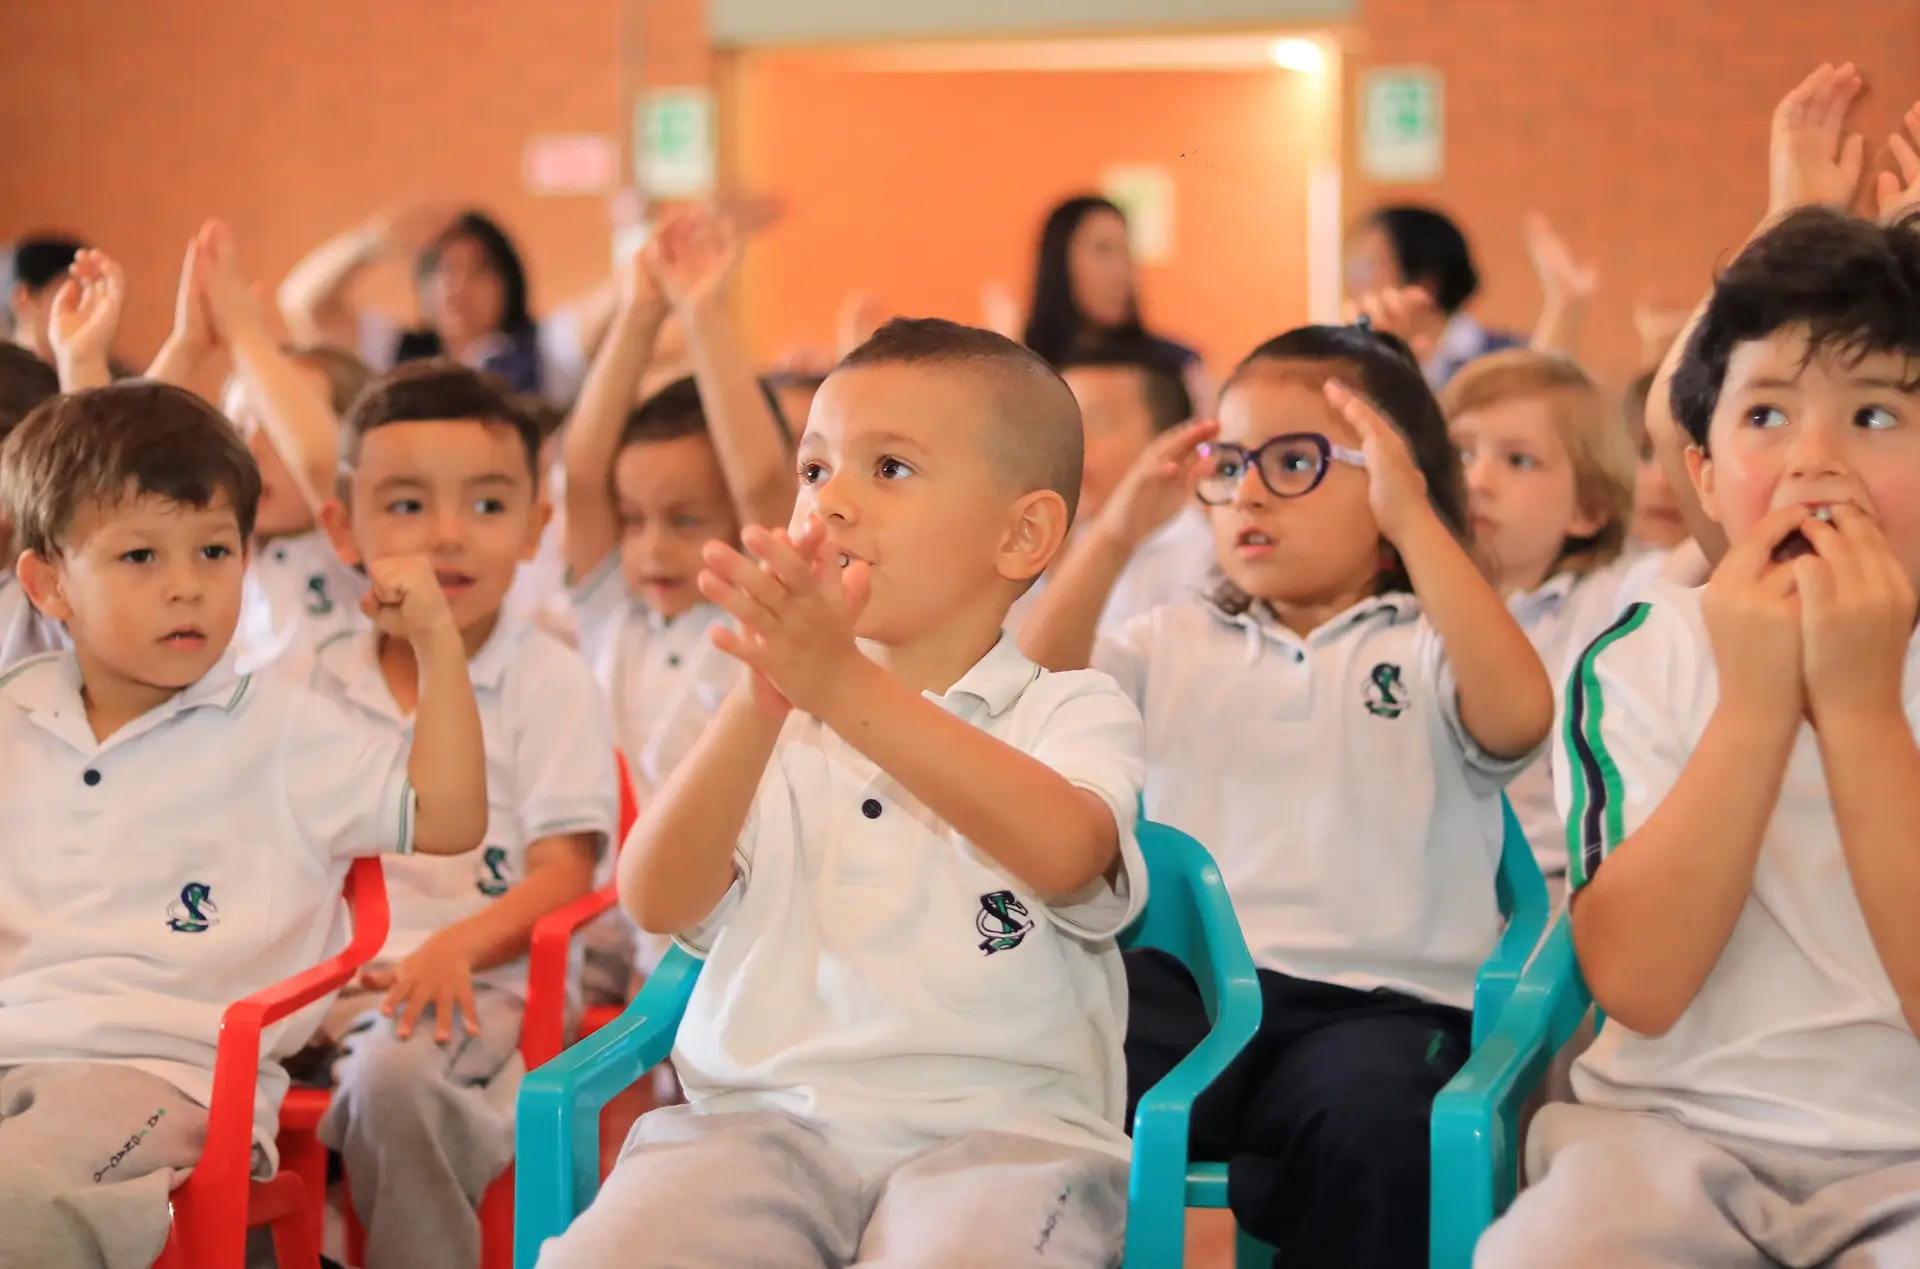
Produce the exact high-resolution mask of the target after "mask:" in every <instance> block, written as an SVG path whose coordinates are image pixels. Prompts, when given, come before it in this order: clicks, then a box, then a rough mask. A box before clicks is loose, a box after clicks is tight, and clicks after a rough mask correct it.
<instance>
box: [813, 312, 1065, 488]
mask: <svg viewBox="0 0 1920 1269" xmlns="http://www.w3.org/2000/svg"><path fill="white" fill-rule="evenodd" d="M872 366H927V367H951V368H953V369H955V370H959V371H962V372H964V373H971V374H974V375H977V376H979V377H980V378H981V379H982V380H983V381H985V382H986V384H987V385H988V387H989V388H991V390H992V392H993V395H994V399H995V408H994V410H993V412H992V413H993V418H992V424H993V426H992V428H991V429H990V430H991V435H992V437H993V440H992V442H991V444H992V450H993V453H992V461H993V462H994V464H995V465H996V466H997V467H998V468H999V469H1000V470H1001V472H1002V473H1004V474H1005V475H1007V476H1008V477H1009V478H1011V479H1012V480H1013V482H1014V483H1015V484H1017V485H1019V486H1020V490H1021V492H1022V493H1030V492H1032V491H1034V490H1036V489H1051V490H1052V491H1053V492H1055V493H1057V494H1059V495H1060V497H1061V498H1062V499H1064V500H1065V501H1066V504H1067V520H1068V522H1069V523H1071V522H1072V520H1073V513H1074V510H1075V509H1076V508H1077V507H1078V505H1079V502H1080V474H1081V469H1082V467H1083V466H1084V463H1085V458H1084V450H1085V436H1084V435H1083V433H1082V430H1081V425H1080V406H1079V404H1078V403H1077V402H1075V401H1074V399H1073V391H1072V389H1070V388H1068V387H1067V384H1066V381H1065V380H1064V379H1062V378H1061V377H1060V375H1059V372H1058V371H1056V370H1054V368H1053V367H1052V366H1051V365H1049V364H1047V362H1045V361H1043V360H1042V359H1041V358H1040V357H1039V356H1038V355H1036V354H1035V353H1034V351H1033V350H1032V349H1030V348H1026V347H1024V346H1022V345H1020V344H1016V343H1014V342H1013V341H1012V340H1011V339H1008V338H1007V337H1006V336H1004V335H996V334H995V333H994V332H992V331H990V330H981V329H979V328H977V327H973V326H962V325H960V324H959V323H958V322H949V321H946V320H944V319H943V318H938V317H915V318H905V317H896V318H894V319H893V320H892V321H890V322H888V323H887V324H886V325H885V326H882V327H881V328H880V329H879V330H877V331H875V332H874V333H873V336H872V338H870V339H868V340H867V342H866V343H864V344H862V345H860V346H859V347H858V348H856V349H854V350H853V351H852V352H850V353H848V354H847V355H846V356H845V357H843V358H841V359H840V364H839V365H838V366H836V367H835V368H834V372H833V373H834V374H840V373H842V372H844V371H848V370H860V369H864V368H867V367H872Z"/></svg>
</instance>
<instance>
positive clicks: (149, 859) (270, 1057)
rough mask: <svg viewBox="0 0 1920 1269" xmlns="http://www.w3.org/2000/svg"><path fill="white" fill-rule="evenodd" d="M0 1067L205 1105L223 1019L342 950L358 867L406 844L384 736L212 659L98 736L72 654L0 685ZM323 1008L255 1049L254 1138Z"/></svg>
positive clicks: (272, 1121)
mask: <svg viewBox="0 0 1920 1269" xmlns="http://www.w3.org/2000/svg"><path fill="white" fill-rule="evenodd" d="M0 824H4V825H5V837H6V843H7V847H8V849H6V850H5V851H4V852H0V1067H6V1066H14V1065H18V1064H22V1063H27V1062H72V1061H83V1062H109V1063H115V1064H119V1065H125V1066H131V1067H134V1068H137V1069H139V1070H143V1071H147V1072H149V1073H151V1074H153V1075H157V1076H159V1077H160V1078H161V1079H164V1080H166V1081H167V1082H168V1083H170V1084H172V1085H173V1086H174V1087H176V1088H178V1089H179V1090H180V1091H181V1092H182V1093H185V1094H186V1095H187V1096H188V1097H190V1098H192V1099H193V1100H194V1101H196V1102H199V1103H200V1104H202V1105H206V1104H207V1103H208V1101H209V1099H210V1098H211V1097H212V1093H213V1066H214V1052H215V1049H216V1046H217V1045H218V1042H219V1036H220V1015H221V1013H222V1012H223V1011H224V1010H225V1009H226V1007H227V1006H228V1005H230V1004H232V1003H233V1002H234V1001H236V1000H239V999H241V998H242V997H244V996H248V995H251V994H253V993H254V992H257V991H261V990H264V989H265V988H267V987H271V986H273V985H274V984H276V983H279V982H281V981H283V980H285V979H288V978H291V977H293V976H294V975H295V974H298V973H302V972H304V971H306V970H308V969H311V968H313V967H314V966H315V965H317V964H319V963H320V962H321V961H323V960H325V959H326V958H327V957H329V956H332V955H334V954H336V953H337V952H339V951H340V950H341V949H342V948H343V947H345V946H346V941H347V927H348V918H347V912H346V909H345V907H344V905H343V904H342V903H341V902H340V892H341V886H342V885H343V883H344V882H345V879H346V871H347V865H348V863H349V861H350V860H351V859H352V858H353V857H354V856H357V855H371V854H377V853H380V852H384V851H401V852H404V851H407V850H409V849H411V848H412V845H413V792H412V789H411V787H410V786H409V785H408V783H407V753H406V748H405V746H404V745H403V744H402V743H401V741H400V738H399V737H397V736H394V735H390V734H382V733H380V732H378V731H376V730H374V729H371V728H369V727H367V726H365V725H364V724H363V723H361V722H360V721H359V720H357V719H355V718H353V717H352V716H351V715H349V714H348V713H347V712H346V711H344V710H342V709H340V708H339V707H338V706H336V705H335V704H333V703H332V702H331V701H327V700H325V699H322V698H321V697H319V696H317V695H315V694H314V693H312V692H308V691H305V690H303V689H301V688H300V687H299V686H298V685H296V684H291V683H288V682H286V681H284V680H282V679H280V678H278V677H275V676H269V675H252V676H241V675H238V674H237V673H236V672H235V670H234V668H233V659H232V657H231V656H229V657H228V658H227V659H226V660H224V661H222V662H221V663H220V664H219V665H218V666H217V667H216V668H214V669H213V670H212V671H210V672H209V673H208V674H207V676H206V677H205V678H203V679H201V680H200V681H199V682H198V683H195V684H194V685H193V686H192V687H189V688H187V689H186V690H185V691H183V692H181V693H180V694H179V695H178V696H176V697H174V698H173V699H172V700H170V701H168V702H167V703H166V704H165V705H162V706H160V707H159V708H158V709H155V710H153V711H152V712H151V713H149V714H146V715H145V716H143V717H141V718H139V719H136V720H135V721H133V722H131V723H129V724H128V725H127V726H125V727H123V728H121V729H120V730H119V731H117V732H115V733H114V734H113V735H112V736H110V737H108V738H107V740H106V741H105V742H99V741H96V740H95V739H94V735H93V729H92V727H91V726H90V725H89V724H88V722H87V716H86V709H85V707H84V706H83V704H82V703H81V699H80V672H79V668H78V666H77V664H76V663H75V661H74V659H73V656H72V654H71V653H56V654H51V655H48V656H43V657H39V658H36V659H34V660H31V661H27V662H24V663H22V664H21V665H19V666H16V667H15V668H14V669H13V670H12V671H11V672H9V673H8V674H7V675H6V676H5V677H4V678H0ZM324 1009H325V1005H324V1003H322V1004H320V1005H316V1006H314V1007H313V1008H310V1009H307V1010H302V1011H301V1012H300V1013H299V1014H296V1015H294V1016H293V1017H291V1018H288V1019H287V1020H285V1021H284V1022H281V1023H279V1024H277V1025H275V1026H273V1027H269V1028H268V1029H267V1031H266V1033H265V1034H264V1035H263V1036H262V1038H261V1046H260V1096H259V1098H258V1100H257V1101H256V1103H255V1108H254V1140H255V1141H256V1143H258V1144H259V1145H261V1146H263V1147H265V1148H266V1149H267V1151H268V1153H269V1154H270V1155H271V1154H272V1151H273V1139H274V1135H275V1133H276V1131H277V1120H278V1118H279V1113H280V1099H281V1097H282V1095H283V1094H284V1093H285V1092H286V1088H287V1075H286V1071H285V1070H284V1069H283V1068H282V1067H281V1065H280V1063H279V1061H278V1059H280V1058H282V1057H285V1056H287V1055H289V1054H291V1053H293V1052H295V1051H296V1050H298V1049H299V1047H300V1046H301V1044H303V1043H304V1042H305V1041H306V1039H307V1037H308V1035H309V1034H311V1032H312V1030H313V1027H314V1025H315V1023H316V1022H317V1021H318V1017H319V1014H320V1013H321V1012H323V1011H324Z"/></svg>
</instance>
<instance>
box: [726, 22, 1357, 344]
mask: <svg viewBox="0 0 1920 1269" xmlns="http://www.w3.org/2000/svg"><path fill="white" fill-rule="evenodd" d="M736 75H737V79H736V80H735V83H736V84H737V92H735V93H733V94H730V98H729V99H730V101H732V102H733V103H735V104H736V107H737V108H736V110H735V112H734V114H733V116H732V129H733V133H732V135H733V138H734V140H735V143H736V145H737V150H736V152H735V162H734V163H733V164H732V166H733V167H734V170H736V171H737V172H739V173H740V174H741V175H742V176H743V177H744V178H745V179H746V180H747V181H748V183H749V184H751V185H753V186H755V187H756V188H765V189H768V190H770V191H772V192H775V193H778V194H781V195H783V196H785V197H786V198H787V199H788V201H789V202H790V204H791V207H792V210H791V213H790V215H789V218H788V220H787V221H786V222H785V223H783V224H782V225H780V226H779V227H778V228H777V229H775V230H773V231H772V232H771V233H769V234H768V235H767V237H766V238H765V239H764V240H762V241H761V242H760V243H758V244H756V246H755V248H754V255H753V259H752V263H751V266H750V272H749V273H748V276H747V278H746V285H745V294H746V296H747V305H748V313H749V318H750V323H751V326H752V329H753V331H754V333H755V337H756V341H757V343H758V344H759V346H760V348H761V349H762V351H764V352H766V353H769V354H776V353H778V352H780V351H782V350H784V349H786V348H788V347H790V346H792V345H794V344H796V343H801V342H807V341H811V342H816V343H817V342H821V341H830V340H831V338H832V333H833V329H834V318H835V313H836V310H837V307H838V305H839V304H840V302H841V300H842V299H843V298H844V297H845V296H846V295H848V294H849V293H850V292H859V291H865V292H870V293H872V294H873V295H874V296H876V298H878V299H879V300H880V302H881V303H882V304H883V305H884V306H885V307H886V308H887V309H888V310H889V311H890V312H899V313H906V314H911V315H915V316H942V317H952V318H956V319H960V320H966V321H979V320H980V317H981V302H980V290H981V285H982V283H985V282H988V281H1001V282H1004V283H1006V284H1008V285H1009V287H1010V288H1011V289H1012V290H1013V291H1014V292H1015V294H1016V295H1017V296H1018V297H1019V298H1020V300H1021V303H1022V304H1023V305H1024V303H1025V301H1026V290H1027V288H1028V286H1029V285H1030V279H1031V276H1032V268H1033V263H1032V262H1033V257H1034V249H1035V244H1036V242H1037V241H1038V238H1039V232H1040V225H1041V222H1042V220H1043V218H1044V217H1045V215H1046V213H1047V211H1048V209H1049V208H1050V207H1051V206H1052V205H1053V204H1054V203H1055V202H1057V201H1058V200H1059V199H1060V198H1062V197H1064V196H1067V195H1071V194H1075V193H1079V192H1082V191H1083V190H1088V189H1097V188H1098V186H1099V183H1100V176H1101V173H1102V172H1103V171H1104V170H1105V169H1107V168H1108V167H1109V166H1112V165H1115V164H1122V163H1127V164H1132V163H1148V164H1155V165H1160V166H1164V167H1165V168H1166V169H1167V170H1168V171H1170V172H1171V173H1172V175H1173V181H1174V214H1173V245H1172V254H1171V256H1170V257H1169V259H1168V260H1167V261H1166V263H1164V264H1162V265H1157V266H1152V267H1148V268H1146V269H1144V270H1143V273H1142V279H1141V285H1142V294H1143V297H1144V304H1145V311H1146V314H1147V317H1148V320H1149V323H1150V324H1151V325H1152V326H1154V327H1156V328H1158V329H1159V330H1162V331H1164V332H1165V333H1167V334H1168V335H1170V336H1172V337H1174V338H1177V339H1180V340H1182V341H1183V342H1186V343H1189V344H1192V345H1194V346H1196V347H1198V348H1200V349H1201V351H1202V352H1203V353H1205V354H1206V355H1207V356H1208V357H1209V359H1210V360H1212V361H1214V362H1215V363H1216V364H1224V363H1225V362H1226V361H1227V360H1228V359H1230V358H1234V357H1238V356H1240V355H1241V354H1242V353H1244V352H1246V351H1247V350H1248V349H1250V348H1252V347H1253V346H1254V345H1255V344H1256V343H1257V342H1259V340H1260V339H1262V338H1264V337H1265V336H1267V335H1270V334H1274V333H1277V332H1278V331H1280V330H1282V329H1284V328H1286V327H1287V326H1289V325H1294V324H1297V323H1299V322H1300V321H1302V320H1303V319H1304V317H1305V314H1306V276H1305V261H1304V254H1303V253H1304V247H1305V242H1306V188H1307V171H1308V165H1309V164H1310V163H1311V162H1312V160H1313V159H1314V157H1315V156H1316V155H1317V154H1318V153H1319V152H1320V141H1319V135H1320V133H1319V130H1320V127H1321V122H1320V115H1321V109H1322V108H1321V104H1320V100H1321V96H1320V92H1319V90H1318V88H1317V87H1316V86H1315V85H1314V81H1312V80H1309V79H1307V78H1305V77H1302V76H1299V75H1294V74H1290V73H1287V72H1282V71H1278V70H1271V71H1257V72H1212V73H1199V72H1164V71H1163V72H1152V71H1149V72H1086V71H1072V72H1058V73H1034V72H996V71H987V72H965V73H961V72H954V73H899V72H891V73H877V72H871V71H864V70H858V69H849V68H847V67H846V66H845V64H844V62H843V60H842V59H839V58H837V57H836V56H835V55H833V54H830V53H829V54H804V53H791V54H778V53H776V54H748V55H743V56H742V57H741V58H740V59H739V64H738V66H737V69H736Z"/></svg>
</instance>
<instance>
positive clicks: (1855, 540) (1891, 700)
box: [1792, 504, 1916, 727]
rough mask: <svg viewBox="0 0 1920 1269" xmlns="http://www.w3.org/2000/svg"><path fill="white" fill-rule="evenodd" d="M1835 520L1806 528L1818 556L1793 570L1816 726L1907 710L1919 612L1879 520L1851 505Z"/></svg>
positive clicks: (1810, 705) (1803, 558)
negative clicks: (1855, 714)
mask: <svg viewBox="0 0 1920 1269" xmlns="http://www.w3.org/2000/svg"><path fill="white" fill-rule="evenodd" d="M1829 514H1830V515H1831V516H1832V517H1833V518H1832V521H1831V522H1830V523H1823V522H1822V521H1820V520H1817V519H1815V520H1808V521H1807V522H1806V523H1805V524H1804V525H1803V526H1802V527H1801V532H1802V533H1804V534H1805V535H1806V539H1807V545H1809V546H1810V547H1812V548H1813V552H1812V554H1810V555H1802V556H1800V557H1799V558H1798V559H1796V560H1794V561H1793V564H1792V568H1793V575H1794V581H1795V584H1796V588H1797V589H1798V591H1799V594H1800V616H1801V626H1800V630H1801V641H1802V666H1803V667H1804V674H1805V680H1806V692H1807V710H1808V713H1809V714H1810V715H1811V717H1812V718H1813V722H1814V725H1815V726H1816V727H1817V726H1819V725H1820V723H1821V721H1822V720H1823V719H1827V718H1831V717H1832V716H1833V715H1834V714H1836V713H1839V712H1842V711H1859V712H1873V711H1876V710H1888V709H1891V710H1894V711H1896V712H1898V711H1899V710H1900V709H1901V708H1902V706H1901V700H1902V699H1903V696H1902V691H1901V689H1902V679H1903V677H1904V675H1905V672H1906V663H1907V648H1908V645H1909V644H1910V643H1911V642H1912V640H1913V626H1914V614H1915V607H1916V600H1915V596H1914V589H1913V583H1912V581H1911V580H1909V579H1908V577H1907V574H1906V570H1905V569H1903V568H1902V567H1901V566H1900V561H1899V560H1897V559H1895V558H1894V555H1893V552H1892V551H1891V550H1889V549H1888V547H1887V539H1886V538H1885V536H1884V535H1882V534H1881V532H1880V526H1879V525H1878V524H1876V523H1874V520H1873V518H1872V517H1871V516H1869V515H1867V513H1866V512H1864V511H1861V510H1859V509H1858V508H1856V507H1854V506H1852V505H1850V504H1841V505H1838V506H1835V507H1833V508H1831V509H1830V512H1829Z"/></svg>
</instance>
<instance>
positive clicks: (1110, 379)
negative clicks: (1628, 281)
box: [1007, 340, 1215, 635]
mask: <svg viewBox="0 0 1920 1269" xmlns="http://www.w3.org/2000/svg"><path fill="white" fill-rule="evenodd" d="M1060 377H1061V378H1062V379H1065V380H1066V383H1067V387H1069V388H1071V389H1072V390H1073V396H1074V400H1075V401H1077V402H1078V403H1079V405H1080V416H1081V419H1082V421H1083V424H1084V430H1085V436H1086V441H1085V446H1086V457H1085V469H1084V471H1083V473H1082V475H1081V479H1080V507H1079V511H1078V513H1077V521H1076V525H1075V533H1074V537H1073V541H1072V542H1071V543H1069V544H1068V547H1067V549H1066V550H1065V551H1063V552H1062V556H1063V563H1064V558H1065V557H1067V556H1069V555H1072V556H1079V557H1082V558H1085V559H1087V560H1089V561H1098V562H1099V563H1100V565H1101V573H1102V576H1104V577H1108V578H1109V580H1110V581H1111V588H1110V590H1109V591H1108V594H1107V602H1106V605H1105V606H1104V607H1103V608H1102V610H1101V613H1100V626H1099V632H1100V633H1101V634H1102V635H1114V634H1117V633H1119V630H1120V627H1122V626H1124V625H1125V624H1126V623H1127V622H1129V621H1131V620H1132V619H1133V618H1135V617H1138V616H1140V615H1141V614H1142V613H1147V612H1151V611H1152V610H1153V609H1155V608H1157V607H1159V606H1160V605H1162V604H1174V603H1180V602H1181V601H1183V600H1187V599H1191V598H1194V597H1195V596H1197V595H1199V594H1201V593H1202V592H1203V591H1204V590H1205V589H1206V583H1205V579H1206V578H1207V577H1209V576H1211V575H1212V574H1213V573H1214V572H1215V565H1214V554H1213V534H1212V532H1211V530H1209V529H1208V527H1207V519H1206V517H1205V516H1204V515H1202V514H1201V512H1200V509H1199V507H1198V506H1197V505H1196V504H1194V502H1193V500H1192V499H1188V500H1187V502H1186V505H1184V506H1171V507H1162V508H1154V509H1153V514H1149V515H1146V516H1142V515H1141V514H1140V513H1139V509H1138V507H1137V506H1136V500H1134V499H1130V498H1128V497H1126V496H1124V495H1125V493H1126V492H1127V489H1128V485H1129V483H1130V481H1136V480H1138V479H1139V477H1138V476H1136V475H1134V474H1133V473H1134V468H1135V467H1136V466H1137V465H1139V464H1141V463H1142V462H1143V461H1146V460H1145V456H1146V455H1147V454H1148V452H1149V451H1150V450H1153V449H1154V448H1155V447H1156V444H1158V445H1166V444H1171V443H1172V441H1171V440H1170V439H1166V440H1163V439H1162V438H1168V437H1169V434H1170V433H1172V432H1174V431H1175V430H1176V429H1178V428H1180V427H1181V426H1182V425H1183V424H1187V423H1191V422H1192V421H1193V398H1192V397H1191V396H1190V395H1189V394H1188V391H1187V384H1186V379H1185V376H1184V375H1182V373H1181V371H1180V368H1179V367H1178V366H1176V365H1173V364H1171V363H1169V362H1168V361H1167V360H1166V357H1165V355H1164V354H1163V353H1161V352H1159V351H1158V350H1156V349H1155V348H1154V347H1153V346H1152V345H1151V344H1150V343H1142V342H1140V341H1134V340H1119V341H1112V342H1109V343H1106V344H1102V345H1098V346H1096V347H1094V348H1091V349H1088V350H1086V351H1084V352H1080V353H1077V354H1075V355H1074V356H1072V357H1071V358H1069V359H1068V360H1067V361H1066V362H1065V363H1063V364H1062V365H1061V367H1060ZM1162 513H1164V514H1162ZM1045 585H1046V581H1045V579H1044V578H1043V579H1042V580H1041V581H1040V582H1038V583H1036V584H1035V585H1034V587H1033V589H1032V590H1029V591H1028V592H1027V593H1026V594H1025V595H1023V596H1021V597H1020V600H1019V602H1018V603H1016V604H1014V606H1013V611H1012V612H1011V613H1010V614H1009V615H1008V618H1007V628H1008V629H1010V630H1013V631H1015V632H1016V633H1019V632H1020V631H1021V629H1022V627H1023V626H1024V624H1025V622H1026V619H1027V616H1028V614H1030V613H1031V612H1032V611H1033V608H1034V605H1035V603H1036V601H1037V600H1038V599H1039V596H1040V593H1041V590H1042V589H1043V588H1044V586H1045Z"/></svg>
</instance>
